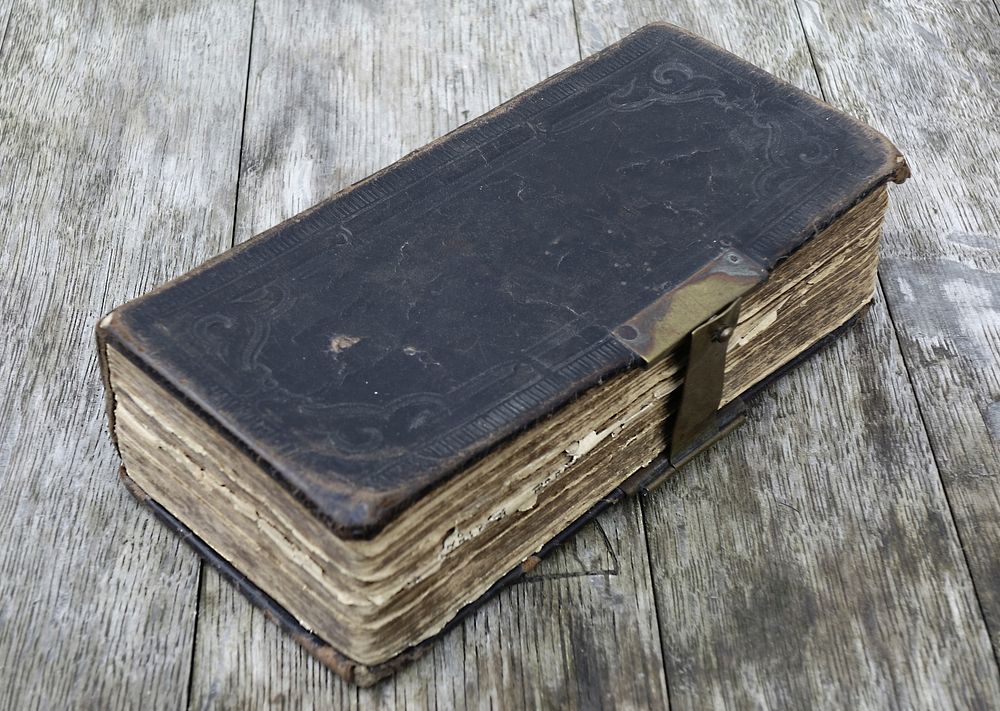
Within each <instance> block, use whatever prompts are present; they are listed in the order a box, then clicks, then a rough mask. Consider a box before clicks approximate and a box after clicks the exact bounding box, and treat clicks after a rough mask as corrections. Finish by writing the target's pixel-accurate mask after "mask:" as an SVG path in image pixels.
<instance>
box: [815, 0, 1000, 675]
mask: <svg viewBox="0 0 1000 711" xmlns="http://www.w3.org/2000/svg"><path fill="white" fill-rule="evenodd" d="M800 9H801V12H802V18H803V24H804V27H805V29H806V32H807V33H808V36H809V42H810V44H811V46H812V48H813V51H814V53H815V55H816V62H817V65H818V66H819V69H820V76H821V79H822V81H823V87H824V90H825V92H826V94H827V96H828V97H829V99H830V101H831V102H832V103H834V104H836V105H837V106H840V107H841V108H843V109H844V110H846V111H850V112H851V113H853V114H855V115H858V116H861V117H863V118H864V119H865V120H867V121H869V122H870V123H871V124H872V125H874V126H876V127H878V128H880V129H882V130H884V131H885V132H886V133H887V134H889V135H890V136H893V137H894V139H895V140H896V141H897V142H898V144H899V145H900V147H901V148H902V150H903V152H904V153H905V154H906V155H907V157H908V159H909V161H910V164H911V166H912V168H913V172H914V176H915V177H914V179H913V180H911V181H910V182H909V183H908V184H907V185H906V186H904V189H903V190H901V191H900V193H899V196H898V197H899V200H898V208H897V209H896V210H894V211H893V212H892V214H891V215H890V217H889V220H888V227H887V231H886V239H885V253H886V259H885V261H884V266H883V269H882V275H883V280H882V281H883V286H884V288H885V290H886V296H887V298H888V301H889V308H890V311H891V313H892V317H893V322H894V325H895V327H896V331H897V333H898V336H899V342H900V345H901V347H902V349H903V355H904V359H905V362H906V368H907V371H908V373H909V376H910V378H911V379H912V382H913V386H914V388H915V389H916V393H917V398H918V401H919V403H920V412H921V414H922V416H923V418H924V421H925V423H926V425H927V430H928V432H929V433H930V440H931V446H932V448H933V450H934V454H935V457H936V460H937V463H938V466H939V468H940V470H941V475H942V477H943V479H944V484H945V489H946V490H947V493H948V498H949V501H950V504H951V508H952V512H953V514H954V517H955V521H956V524H957V526H958V531H959V534H960V536H961V539H962V544H963V548H964V550H965V555H966V557H967V558H968V562H969V566H970V568H971V570H972V574H973V580H974V581H975V583H976V590H977V592H978V596H979V601H980V603H981V605H982V609H983V612H984V614H985V617H986V620H987V624H988V627H989V630H990V634H991V638H992V640H993V647H994V650H995V651H996V652H997V653H998V656H1000V516H998V515H997V512H998V511H1000V427H998V423H1000V202H998V201H997V200H996V179H997V169H996V168H997V165H1000V131H998V129H997V116H1000V94H998V92H997V86H1000V13H998V10H997V7H996V5H995V4H993V3H991V2H989V1H988V0H982V1H981V2H959V3H956V2H947V1H945V0H930V1H924V0H921V2H893V3H888V2H884V1H883V2H874V3H872V2H848V1H845V0H836V1H830V2H823V3H822V4H820V3H815V2H811V1H809V0H803V1H802V2H800Z"/></svg>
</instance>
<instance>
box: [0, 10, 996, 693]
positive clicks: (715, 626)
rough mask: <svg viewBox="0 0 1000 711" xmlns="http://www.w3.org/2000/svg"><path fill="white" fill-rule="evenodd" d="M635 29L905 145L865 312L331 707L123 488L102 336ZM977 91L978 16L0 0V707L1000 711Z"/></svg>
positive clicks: (266, 627) (988, 159)
mask: <svg viewBox="0 0 1000 711" xmlns="http://www.w3.org/2000/svg"><path fill="white" fill-rule="evenodd" d="M655 19H663V20H668V21H673V22H676V23H677V24H680V25H683V26H686V27H688V28H690V29H692V30H694V31H695V32H698V33H700V34H702V35H705V36H707V37H709V38H710V39H713V40H714V41H716V42H718V43H720V44H722V45H723V46H725V47H727V48H729V49H731V50H733V51H735V52H736V53H738V54H740V55H742V56H745V57H747V58H748V59H751V60H752V61H754V62H756V63H758V64H760V65H761V66H764V67H765V68H767V69H769V70H770V71H773V72H775V73H776V74H778V75H779V76H782V77H784V78H786V79H788V80H789V81H791V82H793V83H795V84H796V85H798V86H801V87H803V88H805V89H806V90H807V91H811V92H813V93H816V94H818V95H822V96H823V97H824V98H826V99H827V100H828V101H830V102H831V103H833V104H835V105H837V106H839V107H840V108H842V109H844V110H846V111H848V112H851V113H853V114H855V115H858V116H860V117H861V118H863V119H865V120H867V121H869V122H870V123H872V124H873V125H874V126H876V127H878V128H880V129H882V130H883V131H885V132H886V133H887V134H888V135H889V136H891V137H892V138H894V139H895V140H896V142H897V143H898V144H899V145H900V147H901V148H902V149H903V151H904V153H906V154H907V156H908V157H909V159H910V161H911V164H912V167H913V169H914V173H915V177H914V179H913V180H911V181H910V182H909V183H907V184H906V185H904V186H902V187H901V188H899V189H896V190H895V191H894V192H893V196H892V202H893V206H892V208H891V210H890V215H889V217H888V221H887V229H886V234H885V248H884V253H885V255H886V259H885V264H884V266H883V268H882V270H881V274H882V280H881V281H882V287H883V289H884V296H883V290H882V289H880V291H879V298H878V300H877V301H876V304H875V305H874V307H873V309H872V311H871V313H870V315H869V317H868V319H867V320H866V321H865V323H864V324H863V325H862V326H861V327H860V328H858V329H856V330H855V331H854V332H853V333H852V334H851V335H850V336H849V337H848V338H846V339H844V340H843V341H842V342H840V343H838V344H836V345H835V346H833V347H831V348H830V349H829V350H827V351H825V352H824V353H823V354H821V355H820V356H819V357H817V358H816V359H815V360H813V361H811V362H809V363H808V364H806V365H805V366H803V367H802V368H801V369H800V370H799V371H797V372H796V373H794V374H793V375H791V376H790V377H788V378H786V379H784V380H783V381H781V382H780V383H779V384H777V385H776V386H774V387H773V388H772V389H771V390H770V391H769V392H768V393H766V394H765V395H763V396H761V397H760V398H759V399H758V401H757V402H756V403H755V405H754V408H753V410H752V417H751V421H750V423H749V424H748V425H747V426H746V428H745V429H744V430H743V431H742V432H739V433H737V434H736V435H734V436H733V437H732V438H731V439H730V441H727V442H724V443H722V444H721V445H719V446H718V448H717V449H716V450H715V451H714V452H713V453H712V454H710V455H708V456H706V457H704V458H703V459H702V460H701V461H698V462H696V463H695V464H694V465H692V466H691V467H690V468H689V469H688V470H686V471H685V472H684V473H683V474H682V476H679V477H677V478H676V479H675V480H673V481H671V482H669V483H668V484H666V485H664V486H663V487H661V489H659V490H658V491H657V492H656V493H655V495H653V496H652V497H649V498H648V499H645V500H642V501H641V502H636V501H633V502H629V503H627V504H624V505H621V506H619V507H616V508H615V509H613V510H612V511H609V512H607V513H606V514H605V515H603V516H601V517H600V518H599V520H598V521H597V522H595V523H594V524H591V525H590V526H588V527H587V528H586V529H585V530H584V531H582V532H581V533H580V534H579V535H578V536H577V537H576V538H575V539H574V540H573V541H571V542H570V543H569V544H567V545H566V546H565V547H564V548H562V549H560V551H559V552H558V553H557V554H556V555H555V556H554V557H553V558H552V559H550V560H548V561H546V562H544V563H543V564H542V565H541V566H539V568H537V569H536V570H535V571H534V572H533V573H532V574H531V576H529V578H528V579H527V580H525V581H523V582H522V583H520V584H518V585H516V586H514V587H512V588H510V589H508V590H506V591H505V592H504V593H502V594H501V595H500V596H498V598H496V599H495V600H494V601H493V602H491V603H490V604H488V605H486V606H485V607H483V608H482V609H481V610H480V611H479V612H478V613H477V614H475V615H474V616H473V617H471V618H470V619H469V620H467V621H466V622H465V623H464V624H463V625H461V626H459V627H458V628H457V629H455V630H454V631H453V632H452V633H451V634H449V635H447V636H446V637H445V638H444V639H443V640H442V641H441V642H440V643H439V644H437V645H435V646H434V647H433V649H432V650H431V652H430V653H429V654H428V655H427V656H425V657H424V658H423V659H421V660H420V661H418V662H417V663H416V664H414V665H413V666H411V667H409V668H407V669H406V670H404V671H403V672H402V673H401V674H400V675H398V676H397V677H395V678H393V679H391V680H389V681H388V682H386V683H384V684H382V685H379V686H377V687H375V688H374V689H369V690H359V689H356V688H354V687H350V686H347V685H345V684H343V683H342V682H341V681H340V680H339V678H337V677H336V676H334V675H333V674H332V673H330V672H328V671H326V670H325V668H323V667H321V666H320V665H319V664H318V663H316V662H315V661H314V660H312V658H311V657H309V656H308V655H306V654H305V653H304V652H302V651H301V650H300V649H299V648H298V647H297V646H296V645H295V644H294V643H293V642H291V641H290V640H288V639H286V638H285V637H284V636H283V635H282V634H281V633H280V632H278V630H277V629H276V628H275V627H274V626H273V625H272V624H270V623H269V622H267V621H265V620H264V619H263V616H262V615H260V614H259V613H258V612H256V611H255V610H254V609H253V608H252V607H251V606H250V605H249V604H248V603H246V602H245V601H244V600H243V599H242V598H241V597H240V596H239V595H238V594H236V593H235V592H234V591H233V590H232V589H231V588H230V587H229V586H228V585H227V584H225V583H224V582H223V581H221V580H220V578H219V577H218V576H217V575H216V574H215V573H214V572H213V571H210V570H202V568H201V566H200V565H199V564H198V563H197V561H196V560H195V558H194V556H193V555H192V554H191V553H190V552H189V551H188V550H187V549H186V548H184V547H183V546H182V545H181V544H180V543H178V542H177V541H175V540H174V539H173V538H172V537H171V536H170V535H168V534H166V533H165V532H164V531H162V530H161V529H160V528H159V526H158V525H157V524H156V523H155V522H154V521H153V520H152V519H151V518H150V517H149V516H147V515H146V514H145V513H144V512H143V511H141V510H140V509H139V508H138V507H137V506H136V505H135V504H134V503H133V502H131V501H130V499H129V498H128V496H127V495H126V494H125V493H124V491H123V490H122V488H121V487H120V485H119V484H118V483H117V480H116V476H115V462H114V460H115V457H114V455H113V453H112V450H111V447H110V444H109V443H108V441H107V437H106V436H105V433H104V423H103V413H102V407H103V403H102V399H101V393H100V383H99V380H98V377H97V373H96V369H95V357H94V349H93V345H92V331H91V329H92V327H93V323H94V322H95V321H96V319H97V317H98V316H99V315H100V314H101V313H103V312H105V311H106V310H108V309H109V308H110V307H111V306H113V305H115V304H118V303H121V302H123V301H125V300H127V299H128V298H131V297H132V296H134V295H136V294H138V293H141V292H142V291H144V290H146V289H148V288H149V287H150V286H152V285H154V284H156V283H158V282H161V281H163V280H164V279H166V278H168V277H171V276H174V275H177V274H179V273H182V272H184V271H185V270H187V269H188V268H190V267H191V266H193V265H195V264H197V263H198V262H200V261H202V260H203V259H205V258H206V257H208V256H210V255H212V254H215V253H218V252H219V251H221V250H222V249H224V248H225V247H227V246H229V245H230V244H231V243H232V242H233V241H234V240H235V241H242V240H244V239H246V238H248V237H249V236H251V235H252V234H254V233H256V232H259V231H261V230H262V229H264V228H267V227H269V226H271V225H272V224H274V223H276V222H278V221H280V220H281V219H283V218H285V217H288V216H290V215H292V214H294V213H296V212H298V211H300V210H301V209H303V208H305V207H308V206H309V205H310V204H312V203H314V202H316V201H317V200H319V199H321V198H322V197H325V196H327V195H329V194H330V193H332V192H334V191H335V190H337V189H339V188H340V187H342V186H344V185H346V184H348V183H350V182H352V181H353V180H356V179H358V178H361V177H363V176H365V175H366V174H368V173H370V172H372V171H373V170H375V169H377V168H379V167H381V166H382V165H385V164H386V163H388V162H391V161H392V160H394V159H395V158H398V157H400V156H401V155H403V154H404V153H405V152H407V151H408V150H411V149H413V148H416V147H418V146H419V145H422V144H423V143H425V142H426V141H428V140H430V139H432V138H434V137H436V136H438V135H440V134H442V133H444V132H445V131H447V130H449V129H451V128H453V127H454V126H456V125H459V124H460V123H462V122H464V121H466V120H467V119H469V118H473V117H474V116H476V115H478V114H480V113H483V112H484V111H486V110H487V109H489V108H490V107H492V106H493V105H496V104H497V103H500V102H501V101H502V100H504V99H506V98H508V97H510V96H512V95H514V94H516V93H517V92H518V91H520V90H522V89H524V88H526V87H528V86H530V85H531V84H533V83H534V82H536V81H538V80H540V79H542V78H544V77H545V76H547V75H549V74H551V73H553V72H555V71H557V70H559V69H561V68H563V67H564V66H567V65H568V64H570V63H572V62H573V61H575V60H576V59H577V58H578V57H579V56H580V52H581V51H582V53H583V54H589V53H590V52H592V51H594V50H597V49H599V48H600V47H602V46H604V45H605V44H607V43H609V42H612V41H614V40H616V39H618V38H620V37H621V36H623V35H624V34H626V33H627V32H628V31H630V30H631V29H634V28H636V27H638V26H640V25H642V24H644V23H645V22H647V21H650V20H655ZM998 75H1000V11H998V9H997V7H996V5H995V4H994V3H992V2H991V1H990V0H967V1H965V2H961V3H950V2H945V1H944V0H900V1H898V2H890V1H889V0H875V1H873V2H862V1H861V0H851V1H849V0H822V1H816V0H797V2H794V1H793V0H784V1H783V2H778V3H758V2H753V1H752V0H721V1H718V2H715V1H713V2H708V0H678V1H677V2H674V3H670V4H669V5H667V6H664V5H663V4H662V3H657V2H652V0H649V1H646V0H550V1H547V0H533V1H518V2H503V3H488V2H483V3H469V2H459V1H458V0H450V1H449V2H446V3H439V4H430V3H422V2H419V1H418V0H405V1H403V2H398V3H388V2H386V3H381V2H377V3H368V2H319V1H318V0H314V1H312V2H304V3H295V2H292V1H291V0H287V1H286V2H279V1H275V0H257V1H256V3H254V2H253V0H244V1H242V2H236V1H229V2H220V1H219V0H209V1H207V2H200V3H198V2H175V3H170V4H169V5H165V4H163V3H148V4H145V3H143V4H139V3H127V4H120V5H114V6H105V5H92V4H84V3H79V4H74V3H70V2H65V1H64V0H49V2H44V3H35V2H29V1H28V0H0V137H2V145H3V154H2V157H0V228H2V229H0V243H2V250H0V267H2V271H0V273H2V274H3V275H4V276H3V289H2V292H0V302H2V304H3V310H2V316H3V321H4V326H5V331H6V338H5V340H4V341H3V342H2V343H0V395H2V398H0V422H2V425H3V426H2V428H0V463H2V467H0V486H2V489H0V491H3V492H4V493H3V495H2V496H0V534H3V540H4V541H5V544H4V546H3V547H0V708H8V707H9V708H32V707H37V708H58V707H94V708H109V707H143V708H146V707H149V708H159V707H167V708H178V707H191V708H218V707H227V708H261V707H275V706H287V707H293V708H298V707H303V708H315V707H320V708H330V707H333V708H339V707H348V708H367V707H389V708H393V707H401V708H424V707H432V706H433V707H441V708H465V707H475V708H516V707H522V706H526V707H539V706H541V707H553V706H555V707H587V708H597V707H610V706H619V707H624V708H642V707H648V706H652V707H665V706H666V705H667V703H668V702H669V704H670V705H671V706H675V707H677V708H687V707H704V706H708V705H726V706H735V707H744V706H790V707H809V706H844V705H850V706H860V707H871V708H875V707H884V706H889V707H909V708H912V707H923V708H932V707H933V708H938V707H976V706H979V707H996V706H998V705H1000V667H998V663H997V656H996V654H997V652H996V650H997V649H998V648H1000V636H998V635H1000V475H998V472H1000V466H998V465H1000V280H998V277H997V272H998V271H1000V208H998V203H997V201H996V200H995V196H994V194H995V192H996V187H995V184H996V172H997V171H996V166H997V165H998V164H1000V130H998V129H997V125H996V124H997V118H996V117H997V116H998V115H1000V93H998V92H997V91H996V88H995V87H996V86H998V85H1000V76H998ZM991 637H992V646H991V641H990V640H991Z"/></svg>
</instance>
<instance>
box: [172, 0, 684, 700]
mask: <svg viewBox="0 0 1000 711" xmlns="http://www.w3.org/2000/svg"><path fill="white" fill-rule="evenodd" d="M578 57H579V54H578V46H577V38H576V33H575V28H574V26H573V15H572V6H571V3H569V2H559V3H549V2H542V1H538V2H526V3H502V4H493V3H480V4H475V5H472V4H469V3H460V2H451V3H446V4H445V5H444V6H437V7H429V6H427V5H426V4H424V3H420V2H417V1H416V0H413V1H411V2H401V3H396V4H388V3H386V4H374V5H372V4H369V3H342V4H339V5H335V6H330V5H329V4H327V3H320V2H314V3H308V4H306V5H305V6H302V5H301V4H298V3H291V2H263V1H262V0H258V3H257V9H256V21H255V25H254V41H253V50H252V59H251V71H250V84H249V94H248V101H247V110H246V128H245V140H244V150H243V166H242V172H241V176H240V198H239V202H238V210H237V232H236V236H237V239H238V240H244V239H247V238H249V237H250V236H252V235H253V234H255V233H257V232H260V231H262V230H263V229H266V228H267V227H270V226H271V225H273V224H276V223H277V222H279V221H281V220H282V219H285V218H286V217H289V216H291V215H293V214H295V213H297V212H299V211H301V210H302V209H304V208H306V207H309V206H310V205H311V204H313V203H315V202H316V201H318V200H320V199H322V198H325V197H327V196H329V195H331V194H332V193H333V192H335V191H336V190H338V189H339V188H341V187H343V186H344V185H347V184H349V183H350V182H351V181H353V180H357V179H360V178H362V177H364V176H366V175H368V174H369V173H371V172H373V171H374V170H377V169H378V168H381V167H382V166H384V165H386V164H388V163H390V162H392V161H393V160H395V159H396V158H399V157H400V156H402V155H403V154H404V153H405V152H406V151H408V150H412V149H414V148H418V147H419V146H421V145H423V144H424V143H426V142H428V141H430V140H432V139H434V138H436V137H437V136H439V135H441V134H443V133H445V132H446V131H448V130H450V129H451V128H454V127H455V126H457V125H460V124H461V123H464V122H465V121H466V120H468V119H471V118H474V117H475V116H477V115H479V114H481V113H484V112H485V111H487V110H489V109H490V108H492V107H493V106H495V105H497V104H499V103H501V102H502V101H504V100H505V99H507V98H509V97H511V96H513V95H515V94H517V93H518V92H520V91H522V90H524V89H526V88H528V87H529V86H531V85H532V84H534V83H536V82H538V81H540V80H542V79H544V78H545V77H547V76H549V75H551V74H553V73H555V72H556V71H558V70H560V69H562V68H564V67H565V66H568V65H569V64H571V63H573V62H574V61H576V60H577V59H578ZM602 527H603V528H602ZM193 669H194V674H193V678H192V697H191V705H192V706H193V707H195V708H215V707H217V706H226V707H231V708H261V707H267V706H269V705H272V704H274V703H276V702H279V701H280V702H281V703H282V704H286V705H288V706H292V707H299V706H303V707H317V706H319V707H325V706H334V707H341V706H345V707H369V706H377V707H386V708H395V707H399V708H425V707H439V708H467V707H472V708H489V707H494V708H519V707H525V706H527V707H539V706H541V707H551V706H573V707H599V706H603V707H611V706H615V705H618V706H622V707H626V708H642V707H647V706H650V705H651V706H653V707H662V706H664V705H665V703H666V690H665V686H664V680H663V666H662V661H661V657H660V641H659V637H658V626H657V624H656V620H655V612H654V605H653V599H652V588H651V585H650V582H649V568H648V563H647V556H646V549H645V545H644V537H643V532H642V523H641V519H640V514H639V509H638V507H637V506H636V504H635V503H634V502H630V503H629V504H628V505H626V506H624V507H622V508H620V509H619V510H616V511H613V512H611V513H610V514H609V515H607V516H604V517H602V518H601V522H600V525H591V526H589V527H587V528H586V529H585V530H584V531H582V532H581V533H580V534H579V535H578V536H577V537H576V538H575V539H574V541H573V542H572V543H571V544H570V545H569V546H567V547H566V549H565V550H561V551H559V552H557V553H556V554H554V557H553V558H550V559H548V560H546V561H545V562H544V563H543V564H542V565H541V566H540V567H539V568H537V569H536V570H535V571H534V572H533V574H532V576H531V579H530V580H528V581H525V582H522V583H521V584H519V585H517V586H515V587H513V588H510V589H508V590H506V591H504V592H503V593H502V594H501V595H499V596H498V598H496V599H494V600H493V601H492V602H491V603H489V604H487V605H486V606H485V607H483V608H481V609H480V610H479V611H478V612H477V613H476V614H475V615H474V616H472V617H471V618H469V619H468V620H467V621H466V622H465V623H464V624H463V625H461V626H459V627H457V628H456V629H455V630H453V631H452V632H451V633H450V634H448V635H447V636H446V637H445V638H444V639H443V640H441V641H440V642H439V643H437V644H435V645H434V646H433V647H432V649H431V650H430V652H429V653H428V654H427V655H426V656H425V657H423V658H422V659H421V660H419V661H418V662H416V663H415V664H414V665H412V666H410V667H408V668H406V669H404V670H403V672H401V673H400V674H399V675H397V676H396V677H394V678H392V679H389V680H387V681H386V682H384V683H382V684H380V685H379V686H377V687H375V688H373V689H361V690H359V689H356V688H354V687H351V686H348V685H346V684H344V683H343V682H342V681H341V680H340V679H339V678H337V677H335V676H334V675H333V674H332V673H330V672H327V671H326V670H325V669H324V668H323V667H322V666H320V665H319V663H318V662H315V661H314V660H312V659H311V658H310V657H309V656H308V655H307V654H306V653H305V652H304V651H303V650H302V649H300V648H299V647H298V646H297V645H296V644H295V643H294V642H293V641H292V640H290V639H288V638H286V637H285V636H284V635H282V634H281V632H280V631H279V630H278V629H277V628H276V627H275V626H274V625H272V624H270V623H268V622H266V621H265V620H264V619H263V616H262V615H261V614H260V613H259V612H257V611H256V610H254V609H253V608H252V607H251V606H250V605H249V604H248V603H247V602H246V601H245V600H243V598H242V597H240V596H239V595H238V594H237V593H235V592H234V591H233V590H232V589H231V588H229V587H228V586H227V585H226V584H225V583H224V582H222V581H221V580H220V578H219V577H218V576H217V575H216V574H215V573H214V572H212V571H207V570H206V572H205V578H204V588H203V595H202V602H201V610H200V614H199V622H198V631H197V643H196V649H195V659H194V664H193Z"/></svg>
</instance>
